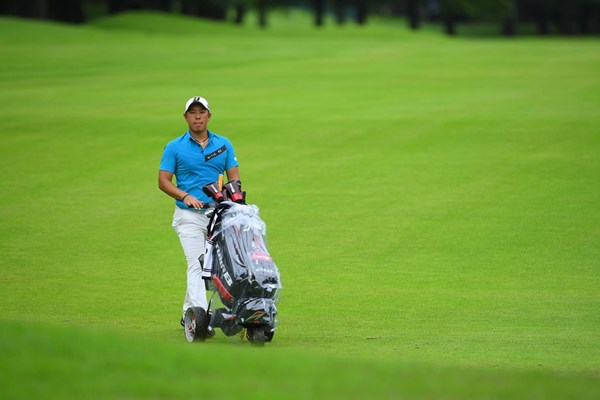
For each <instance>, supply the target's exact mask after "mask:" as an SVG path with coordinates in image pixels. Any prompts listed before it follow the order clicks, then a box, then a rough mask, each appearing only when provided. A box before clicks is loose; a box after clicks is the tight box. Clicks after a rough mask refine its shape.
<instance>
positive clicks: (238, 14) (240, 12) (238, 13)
mask: <svg viewBox="0 0 600 400" xmlns="http://www.w3.org/2000/svg"><path fill="white" fill-rule="evenodd" d="M234 10H235V18H234V22H235V23H236V25H241V24H243V23H244V16H245V15H246V7H245V6H244V5H243V4H240V3H237V4H236V5H235V7H234Z"/></svg>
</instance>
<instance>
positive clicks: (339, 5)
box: [333, 0, 346, 25]
mask: <svg viewBox="0 0 600 400" xmlns="http://www.w3.org/2000/svg"><path fill="white" fill-rule="evenodd" d="M345 7H346V6H345V1H344V0H333V14H334V16H335V23H336V24H338V25H344V23H345V22H346V13H345Z"/></svg>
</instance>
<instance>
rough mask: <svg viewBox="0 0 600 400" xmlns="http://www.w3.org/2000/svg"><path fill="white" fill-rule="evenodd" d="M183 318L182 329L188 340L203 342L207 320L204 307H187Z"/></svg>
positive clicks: (206, 329)
mask: <svg viewBox="0 0 600 400" xmlns="http://www.w3.org/2000/svg"><path fill="white" fill-rule="evenodd" d="M183 320H184V329H183V331H184V333H185V338H186V339H187V341H188V342H190V343H191V342H203V341H204V340H205V339H206V336H207V334H208V332H207V331H208V323H209V321H208V317H207V315H206V311H204V308H202V307H190V308H188V309H187V311H186V312H185V317H184V318H183Z"/></svg>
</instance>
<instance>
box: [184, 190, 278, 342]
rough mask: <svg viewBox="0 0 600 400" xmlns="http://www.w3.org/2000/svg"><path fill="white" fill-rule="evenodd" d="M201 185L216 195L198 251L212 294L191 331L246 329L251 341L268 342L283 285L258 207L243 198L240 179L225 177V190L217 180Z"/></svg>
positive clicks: (227, 332)
mask: <svg viewBox="0 0 600 400" xmlns="http://www.w3.org/2000/svg"><path fill="white" fill-rule="evenodd" d="M203 190H204V192H205V193H206V194H207V195H209V196H211V197H212V198H213V200H215V203H214V204H213V207H214V209H212V210H211V211H210V212H209V213H207V214H212V215H211V216H210V222H209V224H208V227H207V240H206V248H205V252H204V255H203V256H201V257H200V263H201V265H202V278H203V279H204V280H205V283H206V288H207V291H208V292H209V294H210V300H209V305H208V308H209V309H208V310H206V313H205V315H200V319H198V318H196V319H197V321H196V322H197V324H196V332H195V333H196V334H197V336H198V337H199V338H200V339H203V338H205V337H206V336H208V335H210V334H211V332H210V329H212V328H220V329H221V330H222V331H223V333H224V334H225V335H227V336H233V335H235V334H238V333H240V332H242V330H244V329H245V330H246V331H245V335H246V338H247V339H248V340H249V341H250V342H251V343H254V344H258V345H262V344H264V343H265V342H270V341H271V340H272V339H273V335H274V333H275V329H276V327H277V304H278V302H279V296H280V294H281V289H282V285H281V277H280V275H279V270H278V269H277V266H276V265H275V263H274V262H273V259H272V258H271V256H270V255H269V252H268V250H267V246H266V225H265V223H264V222H263V220H262V219H261V218H260V217H259V213H258V207H257V206H255V205H247V204H245V192H242V191H241V183H240V182H239V181H231V182H228V183H227V184H225V185H224V188H223V190H219V189H218V186H217V185H216V184H210V185H206V186H205V187H204V188H203ZM199 313H200V314H201V313H202V311H199ZM202 318H204V321H203V323H199V322H200V320H201V319H202ZM209 320H210V321H209ZM208 324H210V325H208Z"/></svg>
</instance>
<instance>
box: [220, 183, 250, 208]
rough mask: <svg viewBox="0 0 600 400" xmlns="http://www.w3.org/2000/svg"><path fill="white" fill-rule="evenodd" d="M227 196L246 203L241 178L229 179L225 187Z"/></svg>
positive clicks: (237, 201) (240, 202) (235, 201)
mask: <svg viewBox="0 0 600 400" xmlns="http://www.w3.org/2000/svg"><path fill="white" fill-rule="evenodd" d="M223 191H224V192H225V195H226V196H227V198H228V199H229V200H231V201H233V202H234V203H239V204H244V201H245V196H244V194H243V192H242V182H241V181H239V180H237V179H236V180H233V181H229V182H227V183H226V184H225V186H224V187H223Z"/></svg>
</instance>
